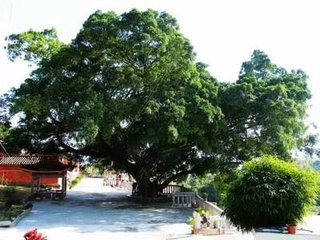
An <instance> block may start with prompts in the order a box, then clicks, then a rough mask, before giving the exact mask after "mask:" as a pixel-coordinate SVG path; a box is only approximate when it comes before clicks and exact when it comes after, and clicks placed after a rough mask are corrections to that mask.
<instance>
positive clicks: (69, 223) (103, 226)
mask: <svg viewBox="0 0 320 240" xmlns="http://www.w3.org/2000/svg"><path fill="white" fill-rule="evenodd" d="M127 194H129V192H126V191H123V190H119V189H113V188H111V187H106V186H103V184H102V179H101V178H86V179H84V180H83V181H82V182H81V183H80V184H79V185H78V186H77V187H75V188H74V189H72V190H70V191H68V196H67V198H66V199H65V200H63V201H37V202H35V203H34V207H33V210H32V211H31V213H30V214H29V215H27V216H26V217H25V218H23V219H22V220H21V221H20V222H19V224H18V225H17V226H16V227H13V228H7V229H0V240H20V239H23V237H22V236H23V234H24V233H25V232H26V231H27V230H28V229H30V228H35V227H36V228H38V231H39V232H41V233H43V234H45V235H46V236H48V240H64V239H79V240H80V239H83V240H84V239H117V240H119V239H135V240H137V239H166V238H167V237H170V236H172V235H170V234H171V233H170V231H169V232H168V228H167V226H170V228H169V229H172V231H173V232H174V233H175V234H185V233H188V232H189V227H188V225H187V224H186V220H187V219H188V216H189V215H190V214H191V211H190V209H172V208H170V207H169V206H168V204H156V205H153V206H144V205H140V204H136V203H132V202H130V201H127V198H126V195H127Z"/></svg>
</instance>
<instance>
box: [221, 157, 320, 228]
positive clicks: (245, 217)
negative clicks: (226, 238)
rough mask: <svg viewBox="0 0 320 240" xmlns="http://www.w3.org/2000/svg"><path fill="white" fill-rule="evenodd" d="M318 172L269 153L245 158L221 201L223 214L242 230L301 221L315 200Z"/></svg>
mask: <svg viewBox="0 0 320 240" xmlns="http://www.w3.org/2000/svg"><path fill="white" fill-rule="evenodd" d="M318 184H319V179H318V176H317V175H316V174H315V173H314V172H313V171H311V170H308V169H302V168H300V167H298V166H297V165H296V164H294V163H290V162H285V161H282V160H279V159H278V158H276V157H272V156H263V157H260V158H258V159H255V160H252V161H250V162H246V163H245V164H244V165H243V167H242V168H241V169H240V170H239V171H238V177H237V179H236V180H235V181H234V182H233V183H232V185H231V186H230V188H229V190H228V193H227V195H226V198H225V201H224V207H225V215H226V216H227V218H229V219H230V220H231V222H232V223H233V224H234V225H235V226H237V227H239V228H241V229H242V230H243V231H250V230H252V229H253V228H256V227H270V226H284V225H285V224H289V223H291V224H296V223H297V222H299V221H301V220H302V218H303V217H304V216H305V214H306V213H307V211H308V210H309V209H310V207H312V206H313V205H314V204H315V201H316V198H317V192H318V190H319V186H318Z"/></svg>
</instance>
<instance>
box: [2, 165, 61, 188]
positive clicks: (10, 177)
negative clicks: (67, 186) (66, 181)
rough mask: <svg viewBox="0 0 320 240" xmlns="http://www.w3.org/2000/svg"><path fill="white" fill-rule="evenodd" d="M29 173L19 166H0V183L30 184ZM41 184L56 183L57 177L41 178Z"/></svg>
mask: <svg viewBox="0 0 320 240" xmlns="http://www.w3.org/2000/svg"><path fill="white" fill-rule="evenodd" d="M31 180H32V176H31V173H29V172H25V171H23V170H22V169H21V168H20V166H8V165H7V166H3V165H2V166H0V183H1V182H3V181H5V182H7V183H14V184H22V185H29V184H31ZM40 183H41V184H44V185H55V184H58V178H41V180H40Z"/></svg>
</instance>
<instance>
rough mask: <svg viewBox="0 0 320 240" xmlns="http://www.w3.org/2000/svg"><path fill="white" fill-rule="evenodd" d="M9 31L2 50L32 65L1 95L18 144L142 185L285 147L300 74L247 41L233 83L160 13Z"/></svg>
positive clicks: (297, 121) (296, 111) (301, 103)
mask: <svg viewBox="0 0 320 240" xmlns="http://www.w3.org/2000/svg"><path fill="white" fill-rule="evenodd" d="M30 36H31V37H30ZM8 41H9V44H8V52H9V58H10V59H12V60H14V59H16V58H17V57H21V58H24V59H26V60H29V61H32V62H33V63H34V64H35V65H36V66H37V68H36V70H34V71H33V72H32V74H31V76H30V78H28V79H26V80H25V82H24V83H23V84H22V85H21V86H20V87H19V88H18V89H15V90H14V92H13V97H12V98H11V100H12V108H11V111H12V113H13V114H15V113H20V112H22V113H23V114H22V117H21V119H20V122H19V125H18V127H17V128H15V129H13V130H12V131H13V132H14V133H15V135H14V134H12V136H17V135H19V138H20V139H21V141H20V143H19V147H24V148H28V149H29V151H30V152H37V153H39V152H45V153H65V154H66V153H67V154H72V155H77V156H89V157H90V158H91V159H92V160H95V161H100V162H101V164H102V165H112V167H113V168H115V169H116V170H125V171H127V172H128V173H130V174H131V175H132V176H133V177H134V178H135V180H136V181H137V182H138V185H139V192H140V193H141V194H142V195H143V196H147V195H154V194H156V192H158V191H160V190H161V189H162V188H164V187H165V186H166V185H167V184H169V183H170V182H171V181H173V180H175V179H177V178H179V177H181V176H185V175H186V174H188V173H203V172H204V171H206V170H208V169H215V168H216V167H217V166H218V165H217V164H218V163H220V162H222V163H224V162H227V163H230V162H239V161H242V160H244V159H248V158H246V156H248V155H251V156H257V155H260V154H261V153H264V152H266V153H269V152H275V153H276V154H279V155H281V156H286V157H287V158H288V157H289V156H290V150H291V149H292V148H294V147H297V146H298V143H299V139H300V137H301V136H302V133H303V131H304V125H303V117H304V115H305V107H306V104H305V102H306V99H307V98H308V97H309V92H308V90H307V88H306V76H305V74H303V73H302V72H300V71H296V72H292V73H287V72H286V71H285V70H283V69H281V68H277V67H275V65H273V64H271V63H270V60H269V58H268V57H267V56H266V55H265V54H264V53H262V52H260V51H255V52H254V55H253V58H252V59H251V61H249V62H247V63H244V65H243V68H242V70H241V73H240V77H239V80H238V81H237V82H236V83H230V84H223V83H219V82H217V81H216V79H214V78H213V77H212V76H211V75H210V74H209V73H208V72H207V70H206V65H205V64H203V63H195V61H194V57H195V53H194V52H193V49H192V46H191V45H190V43H189V41H188V40H187V39H186V38H185V37H184V36H183V35H182V34H181V33H180V32H179V27H178V25H177V23H176V20H175V19H174V18H172V17H171V16H170V15H168V14H166V13H164V12H162V13H159V12H156V11H152V10H148V11H144V12H139V11H137V10H132V11H130V12H128V13H124V14H122V15H120V16H119V15H117V14H115V13H114V12H107V13H102V12H100V11H97V12H95V13H93V14H92V15H91V16H90V17H89V18H88V19H87V20H86V21H85V23H84V24H83V28H82V29H81V30H80V32H79V33H78V35H77V36H76V38H75V39H73V40H72V42H71V43H70V44H63V43H61V42H60V41H59V40H58V39H57V36H56V33H55V31H54V30H44V31H43V32H34V31H32V30H30V31H28V32H26V33H21V34H14V35H11V36H9V39H8ZM46 49H47V51H46ZM258 62H267V64H256V63H258ZM269 68H270V69H269ZM12 140H13V138H11V139H10V140H9V141H8V142H10V145H11V146H13V141H12ZM222 166H223V167H225V166H226V165H222Z"/></svg>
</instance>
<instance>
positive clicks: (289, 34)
mask: <svg viewBox="0 0 320 240" xmlns="http://www.w3.org/2000/svg"><path fill="white" fill-rule="evenodd" d="M318 4H319V3H318V1H317V0H241V1H239V0H0V94H3V93H5V92H6V91H8V90H9V89H11V88H12V87H19V85H20V84H21V83H22V82H23V81H24V79H25V78H26V77H28V74H29V72H30V71H31V68H30V66H28V64H27V63H24V62H22V61H17V62H14V63H12V62H10V61H9V60H8V59H7V56H6V52H5V50H4V46H6V41H5V40H4V39H5V36H7V35H9V34H12V33H19V32H23V31H27V30H29V29H34V30H38V31H41V30H43V29H45V28H52V27H54V28H55V29H56V30H57V32H58V36H59V39H60V40H62V41H64V42H66V43H68V42H70V40H71V39H73V38H74V37H75V36H76V34H77V33H78V32H79V30H80V29H81V26H82V24H83V22H84V21H85V20H86V19H87V18H88V16H89V15H90V14H92V13H93V12H95V11H96V10H101V11H103V12H106V11H115V12H116V13H118V14H121V13H123V12H126V11H129V10H131V9H132V8H136V9H138V10H147V9H154V10H158V11H166V12H167V13H169V14H171V15H172V16H174V17H175V18H176V19H177V21H178V24H179V25H180V30H181V32H182V33H183V34H184V35H185V36H186V37H187V38H188V39H189V40H190V42H191V44H192V45H193V47H194V51H195V52H196V53H197V61H201V62H204V63H206V64H208V65H209V71H210V73H211V74H212V76H214V77H215V78H217V79H218V80H219V81H228V82H232V81H236V80H237V76H238V74H239V71H240V67H241V64H242V62H244V61H247V60H249V59H250V56H251V54H252V52H253V50H254V49H259V50H262V51H264V52H265V53H266V54H268V56H269V57H270V59H271V61H272V62H273V63H275V64H277V65H278V66H282V67H284V68H286V69H287V70H291V69H302V70H303V71H304V72H306V74H307V75H308V76H309V79H308V85H309V88H310V89H311V91H312V95H313V96H312V99H311V101H310V102H309V104H310V109H309V111H308V113H309V118H308V123H315V124H316V125H318V126H320V114H319V106H320V93H319V84H318V81H319V79H320V66H319V61H318V59H319V56H320V34H319V23H320V14H319V8H318ZM312 131H315V132H316V133H320V130H319V128H318V129H313V128H312Z"/></svg>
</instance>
